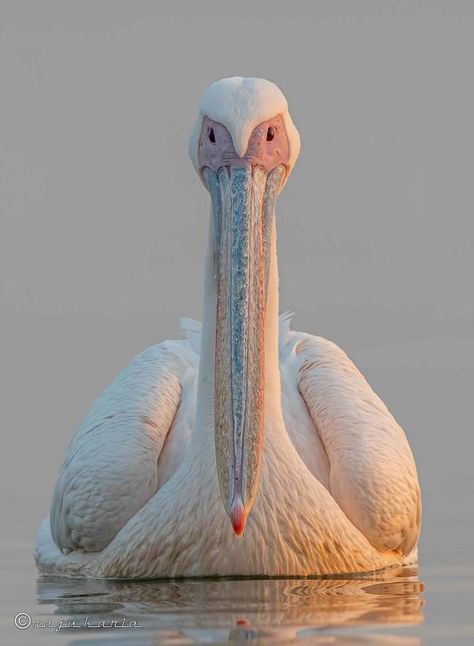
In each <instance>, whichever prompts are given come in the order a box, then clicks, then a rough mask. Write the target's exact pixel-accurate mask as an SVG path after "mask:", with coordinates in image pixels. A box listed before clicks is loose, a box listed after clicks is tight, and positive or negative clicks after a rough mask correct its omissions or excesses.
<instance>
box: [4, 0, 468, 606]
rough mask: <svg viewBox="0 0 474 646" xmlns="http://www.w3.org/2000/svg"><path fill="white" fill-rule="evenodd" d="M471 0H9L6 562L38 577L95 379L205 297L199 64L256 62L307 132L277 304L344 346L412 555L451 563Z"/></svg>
mask: <svg viewBox="0 0 474 646" xmlns="http://www.w3.org/2000/svg"><path fill="white" fill-rule="evenodd" d="M473 9H474V6H473V3H470V2H454V1H451V2H402V3H397V2H390V3H387V2H362V1H358V2H357V1H356V2H336V1H331V2H330V1H327V2H289V1H288V2H276V1H272V2H258V3H254V2H247V1H242V0H240V1H239V2H226V3H224V2H218V1H216V2H213V1H204V0H200V1H199V2H143V1H140V0H139V1H134V2H131V1H130V2H121V1H116V2H111V1H97V2H88V1H81V2H78V1H76V2H69V1H63V2H48V1H41V2H21V1H20V2H4V1H2V2H0V92H1V97H0V111H1V118H0V128H1V142H0V164H1V171H0V179H1V189H0V190H1V194H0V199H1V240H0V278H1V293H0V304H1V379H2V383H1V393H2V398H1V399H2V404H1V410H0V415H1V435H2V449H1V460H2V464H1V471H0V476H1V500H2V512H1V514H2V518H3V519H4V521H5V522H4V524H3V527H2V532H3V535H2V546H3V547H5V546H7V547H8V546H9V547H12V546H15V549H14V550H10V552H8V556H5V557H3V560H2V563H3V564H4V565H5V563H6V564H7V565H9V566H10V567H12V563H14V564H16V566H17V567H18V568H21V567H23V563H24V562H25V559H26V560H27V561H28V567H29V568H30V570H28V576H30V577H33V576H34V570H33V567H32V566H31V562H30V560H29V559H30V553H31V543H32V540H33V534H34V531H35V529H36V526H37V524H38V522H39V520H40V518H41V517H42V515H43V514H44V513H46V512H47V509H48V505H49V499H50V495H51V490H52V487H53V485H54V482H55V478H56V475H57V471H58V468H59V466H60V463H61V461H62V459H63V456H64V451H65V448H66V445H67V443H68V442H69V440H70V438H71V435H72V433H73V431H74V429H75V427H76V426H77V424H78V422H79V421H80V419H81V418H82V416H83V415H84V414H85V413H86V411H87V409H88V407H89V405H90V404H91V403H92V401H93V400H94V398H95V397H96V396H97V395H98V393H99V392H100V391H101V390H102V389H103V388H104V387H105V386H106V384H107V383H108V382H109V381H110V380H111V379H112V378H113V377H114V375H115V374H116V373H117V372H118V371H119V370H120V369H121V368H122V367H123V366H124V365H125V364H126V363H127V362H128V361H129V360H130V358H131V357H133V355H134V354H135V353H137V352H138V351H140V350H141V349H143V348H144V347H146V346H147V345H149V344H152V343H154V342H156V341H159V340H162V339H165V338H169V337H176V336H179V329H178V319H179V317H180V316H181V315H190V316H195V317H200V309H201V280H202V266H203V258H204V251H205V244H206V230H207V219H208V196H207V194H206V192H205V191H204V189H203V188H202V186H201V185H200V183H199V180H198V178H197V176H196V175H195V173H194V171H193V169H192V166H191V163H190V162H189V160H188V159H187V156H186V152H185V149H186V141H187V136H188V133H189V131H190V128H191V125H192V122H193V119H194V116H195V110H196V107H197V104H198V102H199V99H200V97H201V94H202V92H203V91H204V89H205V88H206V87H207V85H208V84H209V83H210V82H212V81H213V80H215V79H217V78H220V77H223V76H231V75H244V76H246V75H248V76H263V77H266V78H269V79H271V80H274V81H275V82H276V83H277V84H278V85H279V86H280V87H281V88H282V90H283V91H284V92H285V94H286V95H287V97H288V100H289V103H290V110H291V113H292V115H293V118H294V121H295V123H296V125H297V127H298V128H299V130H300V133H301V137H302V143H303V147H302V153H301V157H300V159H299V161H298V163H297V166H296V168H295V170H294V172H293V176H292V177H291V180H290V181H289V183H288V185H287V188H286V189H285V191H284V194H283V195H282V197H281V199H280V202H279V206H278V234H279V242H278V244H279V261H280V273H281V306H282V309H290V310H292V311H294V312H296V317H295V320H294V327H295V328H296V329H301V330H306V331H310V332H314V333H318V334H321V335H323V336H327V337H329V338H331V339H333V340H334V341H336V342H337V343H338V344H340V345H341V346H342V347H343V348H344V349H345V350H346V351H347V352H348V353H349V354H350V356H351V357H352V358H353V359H354V360H355V362H356V363H357V364H358V366H359V367H360V369H361V370H362V371H363V372H364V373H365V374H366V376H367V378H368V380H369V382H370V383H371V384H372V386H373V387H374V388H375V390H376V391H377V392H379V394H381V396H382V397H383V399H384V400H385V402H386V403H387V405H388V406H389V408H390V409H391V410H392V412H393V413H394V415H395V416H396V417H397V419H398V420H399V421H400V423H401V424H402V426H403V427H404V428H405V429H406V431H407V434H408V436H409V440H410V442H411V445H412V447H413V449H414V452H415V456H416V459H417V463H418V467H419V472H420V478H421V482H422V486H423V493H424V506H425V515H424V523H425V524H424V533H423V540H422V549H421V563H422V566H423V564H424V565H425V566H426V567H428V566H433V567H434V566H436V567H438V566H439V567H441V566H443V565H446V566H449V567H453V568H455V567H458V568H460V569H462V568H463V567H465V564H466V562H467V561H470V559H471V557H470V554H471V550H470V547H471V545H472V522H473V519H472V491H473V476H472V466H471V465H472V451H473V428H472V425H473V424H472V387H473V380H472V366H473V359H474V344H473V342H472V341H473V325H472V324H473V300H472V276H473V240H474V233H473V232H474V228H473V224H472V218H473V206H474V198H473V170H474V129H473V125H472V124H473V114H474V89H473V82H472V79H473V57H474V30H473V26H474V23H473ZM15 554H16V555H17V556H16V557H15V556H14V555H15ZM15 558H16V560H15ZM12 559H13V561H12ZM16 566H15V567H16ZM14 577H15V574H14V573H12V574H11V578H12V579H13V578H14ZM4 580H5V579H4ZM8 580H10V579H8ZM18 594H20V593H18Z"/></svg>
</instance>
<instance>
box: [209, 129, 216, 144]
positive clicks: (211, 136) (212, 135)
mask: <svg viewBox="0 0 474 646" xmlns="http://www.w3.org/2000/svg"><path fill="white" fill-rule="evenodd" d="M209 141H210V142H211V144H215V143H216V134H215V132H214V128H209Z"/></svg>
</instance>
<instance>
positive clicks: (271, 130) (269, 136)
mask: <svg viewBox="0 0 474 646" xmlns="http://www.w3.org/2000/svg"><path fill="white" fill-rule="evenodd" d="M274 137H275V128H273V127H272V126H270V127H269V128H268V130H267V141H273V138H274Z"/></svg>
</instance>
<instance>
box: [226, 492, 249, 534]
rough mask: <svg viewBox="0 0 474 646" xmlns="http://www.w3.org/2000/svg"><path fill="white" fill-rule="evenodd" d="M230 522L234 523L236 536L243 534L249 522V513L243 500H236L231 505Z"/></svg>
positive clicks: (233, 527)
mask: <svg viewBox="0 0 474 646" xmlns="http://www.w3.org/2000/svg"><path fill="white" fill-rule="evenodd" d="M229 517H230V522H231V523H232V529H233V530H234V534H235V535H236V536H242V534H243V533H244V529H245V524H246V522H247V513H246V511H245V507H244V505H243V502H242V500H240V499H238V500H234V501H233V502H232V505H231V507H230V512H229Z"/></svg>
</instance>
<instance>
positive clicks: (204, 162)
mask: <svg viewBox="0 0 474 646" xmlns="http://www.w3.org/2000/svg"><path fill="white" fill-rule="evenodd" d="M299 149H300V139H299V135H298V131H297V130H296V128H295V126H294V125H293V122H292V120H291V117H290V115H289V113H288V105H287V102H286V99H285V97H284V95H283V93H282V92H281V91H280V90H279V89H278V87H277V86H276V85H274V84H273V83H270V82H269V81H266V80H264V79H258V78H240V77H233V78H227V79H222V80H220V81H216V82H215V83H213V84H212V85H211V86H210V87H209V88H208V90H207V91H206V93H205V94H204V97H203V99H202V101H201V104H200V107H199V115H198V118H197V121H196V124H195V126H194V129H193V132H192V134H191V137H190V141H189V155H190V157H191V160H192V162H193V164H194V167H195V169H196V171H197V172H198V173H199V175H200V177H201V179H202V181H203V183H204V185H205V186H206V188H207V189H208V191H209V193H210V197H211V205H212V216H213V217H212V220H213V224H214V262H215V277H216V295H217V296H216V340H215V366H214V368H215V372H214V432H215V446H216V464H217V473H218V479H219V486H220V491H221V496H222V500H223V502H224V506H225V509H226V511H227V513H228V515H229V517H230V520H231V523H232V527H233V529H234V532H235V534H236V535H237V536H241V535H242V534H243V531H244V528H245V523H246V520H247V516H248V514H249V512H250V510H251V508H252V505H253V502H254V500H255V496H256V493H257V490H258V482H259V472H260V462H261V454H262V446H263V422H264V385H265V384H264V348H265V309H266V294H267V283H268V271H269V262H270V242H271V235H272V227H273V218H274V207H275V201H276V198H277V196H278V194H279V193H280V191H281V189H282V187H283V186H284V184H285V182H286V180H287V178H288V175H289V174H290V172H291V169H292V168H293V165H294V164H295V161H296V158H297V157H298V154H299Z"/></svg>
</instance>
